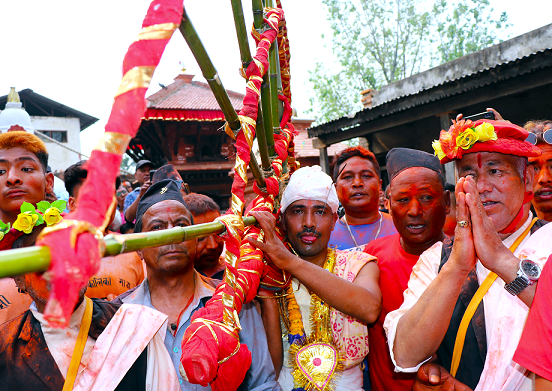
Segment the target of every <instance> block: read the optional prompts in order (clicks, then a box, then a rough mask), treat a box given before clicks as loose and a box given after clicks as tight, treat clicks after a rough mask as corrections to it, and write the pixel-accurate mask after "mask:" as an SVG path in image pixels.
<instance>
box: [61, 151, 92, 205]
mask: <svg viewBox="0 0 552 391" xmlns="http://www.w3.org/2000/svg"><path fill="white" fill-rule="evenodd" d="M86 162H87V160H81V161H80V162H77V163H75V164H73V165H71V166H69V167H67V169H66V170H65V173H64V174H63V178H64V181H65V189H66V190H67V193H69V195H70V196H71V197H74V196H75V194H74V190H75V186H77V185H78V184H79V183H81V182H83V181H84V180H85V179H86V177H87V176H88V170H87V169H86V168H84V167H83V166H84V164H85V163H86Z"/></svg>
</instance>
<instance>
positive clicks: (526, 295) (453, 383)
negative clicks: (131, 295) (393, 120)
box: [384, 118, 552, 391]
mask: <svg viewBox="0 0 552 391" xmlns="http://www.w3.org/2000/svg"><path fill="white" fill-rule="evenodd" d="M526 137H527V132H526V131H525V130H524V129H523V128H520V127H519V126H517V125H513V124H511V123H509V122H505V121H490V120H480V121H477V122H475V123H471V121H462V120H460V118H458V120H457V121H456V122H454V123H453V125H452V126H451V128H450V130H449V131H448V132H445V131H442V132H441V136H440V139H439V140H438V141H435V142H434V144H433V146H434V148H435V150H436V154H437V156H438V157H439V158H440V160H441V163H446V162H450V161H453V160H454V161H456V168H457V173H458V176H459V177H460V179H459V181H458V183H457V185H456V201H457V209H456V210H457V222H458V223H457V227H456V230H455V235H454V237H453V238H450V239H448V240H445V241H444V242H443V243H442V244H441V243H436V244H435V245H434V246H433V247H431V248H430V249H428V250H427V251H426V252H425V253H423V254H422V255H421V256H420V260H419V261H418V263H417V264H416V266H415V267H414V269H413V272H412V275H411V277H410V280H409V283H408V289H407V290H406V291H405V293H404V297H405V300H404V303H403V305H402V306H401V307H400V308H399V309H398V310H396V311H393V312H391V313H389V315H388V316H387V318H386V320H385V324H384V328H385V329H386V332H387V336H388V340H389V349H390V353H391V357H392V360H393V362H394V364H395V370H396V371H397V372H415V371H418V380H417V382H416V383H415V386H414V389H415V390H469V389H476V390H478V391H480V390H481V391H483V390H489V391H490V390H522V391H525V390H531V389H532V387H533V385H534V374H532V373H529V372H528V371H526V370H525V369H524V368H522V367H520V366H519V365H517V364H516V363H515V362H513V361H512V356H513V354H514V351H515V349H516V347H517V343H518V342H519V338H520V335H521V331H522V329H523V325H524V323H525V319H526V317H527V312H528V306H529V305H530V304H531V302H532V299H533V296H534V293H535V284H536V282H537V281H538V276H539V274H540V268H541V267H542V265H543V264H544V262H545V261H546V259H547V258H548V256H549V255H550V253H552V246H551V244H550V242H551V241H550V238H551V236H552V226H545V227H543V228H541V229H539V228H540V227H542V226H543V225H544V222H542V221H537V220H536V219H533V216H532V213H531V212H530V210H529V209H530V201H531V198H532V188H533V187H532V186H533V176H534V172H533V170H532V169H531V167H530V166H528V164H527V158H528V157H532V156H537V155H538V154H539V153H540V152H539V151H538V150H537V149H536V148H534V146H532V145H531V144H530V143H528V142H526V141H525V138H526ZM537 229H538V232H537ZM471 309H473V311H471ZM432 357H434V358H436V362H437V364H438V365H437V364H435V363H432V364H425V365H423V366H422V364H423V363H424V362H426V361H428V360H429V359H430V358H432ZM449 372H450V373H449Z"/></svg>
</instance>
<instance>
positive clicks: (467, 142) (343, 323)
mask: <svg viewBox="0 0 552 391" xmlns="http://www.w3.org/2000/svg"><path fill="white" fill-rule="evenodd" d="M551 129H552V121H531V122H529V123H527V124H526V126H525V128H521V127H519V126H517V125H514V124H512V123H510V122H509V121H504V120H502V119H501V118H500V117H499V120H497V121H492V120H480V121H477V122H475V123H471V122H469V121H464V120H462V118H461V116H459V117H458V118H457V120H456V121H454V123H453V125H452V126H451V129H450V130H448V131H442V132H441V135H440V138H439V140H436V141H435V142H434V148H435V152H436V153H435V155H433V154H429V153H426V152H423V151H418V150H413V149H406V148H394V149H392V150H391V151H389V153H388V154H387V157H386V162H385V168H386V171H387V179H388V186H387V188H386V189H385V191H384V190H383V189H382V183H383V180H382V177H381V170H380V166H379V163H378V160H377V159H376V157H375V156H374V154H373V153H371V152H370V151H368V150H366V149H364V148H362V147H351V148H348V149H346V150H344V151H342V152H341V153H339V154H338V155H337V156H335V158H334V160H333V164H332V168H331V171H332V176H329V175H327V174H326V173H324V172H323V171H322V170H321V169H320V167H318V166H313V167H302V168H300V169H299V170H297V171H296V172H295V173H293V175H291V177H290V179H289V183H288V184H287V186H286V188H285V190H284V192H283V194H282V197H281V202H280V205H279V210H278V211H275V213H274V214H272V213H268V212H252V215H253V216H254V217H255V218H256V220H257V222H258V224H259V226H260V227H261V228H262V231H263V235H262V238H263V240H262V241H256V240H250V243H251V244H252V245H253V246H254V247H256V248H258V249H260V250H262V251H263V253H264V254H265V258H266V261H267V262H272V263H273V264H274V265H275V266H277V267H278V268H280V269H282V270H284V271H285V272H287V273H289V274H290V275H291V276H292V277H293V278H292V280H291V284H290V286H289V287H288V288H286V289H285V290H284V291H274V290H271V289H268V288H267V287H264V288H263V289H260V290H259V292H258V296H257V299H256V300H254V301H253V302H250V303H247V304H245V305H244V306H243V308H242V310H241V311H240V313H239V323H240V325H241V332H240V333H239V339H240V343H242V344H245V345H246V346H247V348H248V349H249V351H250V352H251V356H252V363H251V366H250V367H249V369H248V371H247V374H246V376H245V379H244V380H243V382H242V384H241V386H240V388H239V389H240V390H285V391H291V390H304V389H306V390H309V389H319V390H321V391H324V390H328V389H335V390H337V391H341V390H363V389H364V390H370V389H372V390H376V391H383V390H393V391H394V390H396V391H403V390H404V391H406V390H412V389H414V390H417V391H420V390H443V391H446V390H460V391H462V390H478V391H479V390H481V391H491V390H512V391H517V390H519V391H529V390H537V391H542V390H552V354H551V352H552V326H551V325H552V319H551V318H552V316H551V315H550V311H549V308H550V305H551V303H552V299H551V298H552V264H551V265H548V263H547V262H546V261H547V260H548V258H549V257H550V256H551V254H552V240H551V239H552V224H551V225H547V223H548V222H549V221H552V131H550V130H551ZM448 162H454V163H455V170H456V177H457V183H456V184H450V183H446V182H445V177H444V173H443V164H445V163H448ZM47 166H48V152H47V150H46V147H45V145H44V143H43V142H42V141H41V140H40V139H38V138H37V137H36V136H34V135H32V134H30V133H26V132H21V131H15V132H7V133H4V134H0V220H1V221H2V222H3V223H6V224H7V223H10V224H11V226H12V227H13V226H14V225H15V226H21V223H20V219H21V218H22V217H21V206H22V204H23V203H24V202H27V203H30V204H32V205H37V204H38V203H39V202H40V201H42V200H44V199H45V197H46V194H51V193H52V188H53V175H52V173H51V172H48V170H47ZM155 168H156V167H154V165H153V163H152V162H150V161H147V160H142V161H139V162H138V163H137V166H136V175H135V179H136V181H137V186H136V187H135V188H134V189H132V188H131V187H130V184H129V183H128V182H126V181H123V182H121V181H120V180H119V179H118V180H117V183H116V184H115V194H114V198H115V199H116V200H117V207H116V208H115V209H114V211H113V214H112V216H111V217H112V222H113V223H112V224H110V226H109V227H108V228H106V229H105V232H104V233H105V234H109V233H112V232H121V233H125V232H151V231H157V230H164V229H169V228H172V227H186V226H190V225H193V224H201V223H207V222H212V221H214V220H215V219H216V218H218V217H219V216H221V210H220V208H219V206H218V205H217V204H216V203H215V202H214V201H213V200H212V199H211V198H209V197H207V196H205V195H201V194H196V193H190V191H189V189H188V188H187V186H186V185H185V184H184V183H183V181H182V178H181V177H180V175H179V173H178V172H177V170H176V169H175V168H174V167H173V166H171V165H166V166H163V167H159V168H157V169H156V170H155ZM153 170H155V171H154V173H153ZM86 177H87V162H86V161H81V162H79V163H76V164H74V165H72V166H70V167H68V168H67V169H66V170H65V174H64V180H65V186H66V189H67V192H68V194H69V200H68V203H67V208H68V210H69V211H71V210H74V209H75V208H76V207H77V206H78V199H79V191H80V189H81V185H82V184H83V183H84V181H85V180H86ZM125 182H126V183H125ZM192 190H193V189H192ZM33 224H34V222H33ZM45 227H46V224H38V225H36V226H34V227H32V229H28V230H26V231H25V232H22V231H21V230H17V229H14V228H12V229H11V230H9V232H8V231H6V232H4V235H3V236H2V239H1V240H0V249H1V250H6V249H11V248H22V247H28V246H32V245H34V243H35V242H36V240H37V238H38V237H39V235H40V233H41V231H42V230H43V229H44V228H45ZM278 232H282V233H283V235H284V239H285V240H284V241H282V240H280V239H279V237H278V234H277V233H278ZM224 273H225V262H224V241H223V240H222V239H221V238H220V237H219V236H217V235H211V236H207V237H204V238H201V239H196V240H189V241H185V242H182V243H179V244H171V245H166V246H161V247H156V248H149V249H144V250H140V251H137V252H132V253H127V254H121V255H118V256H113V257H105V258H102V259H101V263H100V268H99V271H98V272H97V274H96V275H95V276H94V277H93V278H91V279H90V281H89V283H88V285H87V286H86V287H84V288H83V289H82V291H81V292H80V298H79V301H78V304H77V306H76V308H75V310H74V312H73V315H72V316H71V319H70V321H69V326H68V327H67V328H66V329H55V328H52V327H50V326H49V325H48V323H47V322H46V321H45V320H44V318H43V316H42V312H43V311H44V308H45V305H46V302H47V300H48V296H49V291H48V290H49V286H48V281H47V273H46V274H45V273H29V274H25V275H21V276H17V277H15V278H5V279H1V280H0V324H1V325H0V389H2V390H4V389H6V390H8V389H13V390H19V389H30V390H66V389H79V390H81V389H82V390H92V389H94V390H175V391H176V390H200V389H211V388H210V386H209V385H208V384H202V385H197V384H191V383H189V382H188V381H187V377H186V374H185V372H184V371H183V368H182V366H181V364H180V357H181V354H182V351H181V349H182V348H181V347H182V342H183V338H184V334H185V332H186V329H187V328H188V327H189V326H190V324H191V322H192V317H193V315H194V313H195V312H196V311H198V310H199V309H201V308H203V307H205V304H206V303H207V301H208V300H209V299H211V297H212V296H213V294H214V291H215V288H216V287H217V285H218V284H220V282H221V280H223V279H224ZM83 330H84V331H83ZM87 330H88V331H87ZM83 333H84V334H83ZM82 335H84V336H85V337H84V338H83V337H82ZM302 344H303V345H302ZM308 344H310V345H308ZM317 344H318V345H317ZM297 346H299V347H302V348H301V349H300V348H297ZM309 346H310V348H312V346H315V348H317V349H318V350H316V352H317V353H316V354H315V353H312V357H311V358H310V359H309V360H311V361H309V363H310V364H309V365H306V364H304V362H303V361H301V360H303V359H301V360H300V356H301V354H302V353H301V352H302V351H303V350H305V349H307V350H308V348H309ZM324 349H326V350H324ZM327 349H330V350H329V351H335V352H336V354H335V357H334V358H333V360H334V362H333V364H332V366H331V368H332V369H331V370H328V371H327V372H324V370H325V369H324V368H325V367H327V365H326V361H324V360H327V359H328V357H327V356H325V355H324V352H327V351H328V350H327ZM332 349H333V350H332ZM79 360H80V361H79ZM300 361H301V362H300ZM301 363H303V364H301ZM321 371H322V372H321ZM321 374H322V375H321ZM320 376H322V378H323V379H322V380H323V381H322V382H320V381H319V380H317V379H319V378H320Z"/></svg>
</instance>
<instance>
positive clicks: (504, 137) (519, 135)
mask: <svg viewBox="0 0 552 391" xmlns="http://www.w3.org/2000/svg"><path fill="white" fill-rule="evenodd" d="M528 134H529V132H527V130H525V129H523V128H522V127H520V126H517V125H515V124H512V123H510V122H507V121H493V120H488V119H481V120H478V121H476V122H475V123H474V122H472V121H471V120H463V119H462V120H460V121H454V120H453V121H452V126H451V127H450V129H449V130H448V131H445V130H441V134H440V136H439V140H435V141H433V143H432V146H433V149H434V150H435V155H436V156H437V157H438V158H439V160H440V161H441V163H442V164H445V163H448V162H451V161H453V160H459V159H462V156H463V155H465V154H468V153H475V152H498V153H503V154H505V155H514V156H524V157H536V156H540V154H541V152H540V150H539V148H537V147H536V146H535V145H533V144H531V143H529V142H527V141H525V139H526V138H527V135H528Z"/></svg>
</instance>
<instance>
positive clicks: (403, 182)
mask: <svg viewBox="0 0 552 391" xmlns="http://www.w3.org/2000/svg"><path fill="white" fill-rule="evenodd" d="M386 167H387V174H388V176H389V203H390V212H391V216H392V217H393V223H394V224H395V227H396V228H397V231H398V233H396V234H395V235H390V236H387V237H385V238H380V239H377V240H374V241H372V242H370V243H368V245H366V248H365V249H364V251H365V252H366V253H368V254H371V255H373V256H375V257H377V258H378V266H379V268H380V288H381V294H382V297H383V304H382V312H381V315H380V316H379V318H378V320H377V322H376V323H375V324H374V325H373V327H371V328H369V330H368V331H369V336H370V353H369V354H368V367H369V369H370V382H371V385H372V388H371V389H372V390H373V391H386V390H389V391H400V390H404V391H407V390H411V389H412V385H413V383H414V374H396V373H394V371H393V369H394V366H393V363H392V362H391V358H390V357H389V349H388V348H387V337H386V336H385V332H384V330H383V321H384V320H385V316H386V315H387V314H388V313H389V312H391V311H394V310H396V309H397V308H399V307H400V306H401V304H402V302H403V292H404V290H405V289H406V286H407V283H408V278H409V277H410V273H411V272H412V267H413V266H414V265H415V264H416V262H418V258H419V257H420V255H421V254H422V253H423V252H424V251H425V250H427V249H428V248H430V247H431V246H433V245H434V244H435V243H437V242H439V241H443V239H444V238H445V235H444V233H443V224H444V222H445V217H446V214H447V212H448V209H449V206H450V193H449V192H448V191H446V190H445V189H444V183H445V181H444V177H443V172H442V169H441V163H440V162H439V159H438V158H437V157H436V156H433V155H430V154H429V153H426V152H422V151H416V150H413V149H407V148H394V149H392V150H391V151H389V153H388V154H387V162H386Z"/></svg>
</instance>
